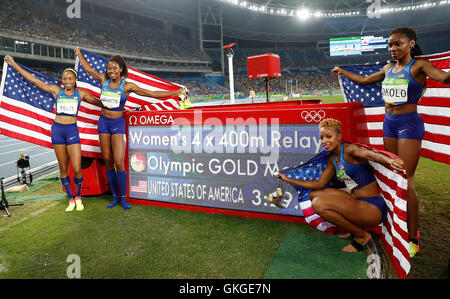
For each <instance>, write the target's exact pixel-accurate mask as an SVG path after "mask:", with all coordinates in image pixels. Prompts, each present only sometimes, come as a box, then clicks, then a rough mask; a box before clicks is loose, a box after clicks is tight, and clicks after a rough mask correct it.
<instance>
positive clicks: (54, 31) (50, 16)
mask: <svg viewBox="0 0 450 299" xmlns="http://www.w3.org/2000/svg"><path fill="white" fill-rule="evenodd" d="M65 9H66V6H64V5H62V6H58V4H57V3H56V2H53V1H47V0H10V1H7V2H6V1H4V2H3V3H2V11H0V31H2V32H6V33H12V34H16V35H20V36H28V37H35V38H38V39H42V40H49V41H60V42H61V43H63V44H73V45H74V46H75V45H78V46H80V47H91V48H99V49H103V50H108V51H118V52H119V53H127V54H129V55H133V54H135V55H138V56H147V57H154V58H157V59H158V60H155V61H152V62H151V63H150V64H144V65H142V64H140V63H142V62H141V61H139V59H137V60H134V59H129V60H128V63H129V64H130V65H132V66H133V67H135V68H137V69H140V67H141V66H144V67H147V68H148V67H149V66H150V67H155V68H165V69H173V70H177V69H180V68H188V69H191V70H195V69H204V68H207V67H208V65H207V64H203V63H198V62H197V63H189V62H194V61H211V57H209V56H208V55H207V54H205V53H203V52H201V51H200V50H199V49H198V47H197V46H196V45H195V44H194V41H192V40H190V39H189V38H188V37H186V36H185V35H184V34H181V33H176V32H167V30H164V29H163V28H161V27H160V26H156V25H154V24H152V23H151V21H148V22H149V23H148V26H143V25H142V23H143V22H144V23H145V22H146V21H145V20H144V19H142V18H141V19H138V18H137V17H136V23H135V22H134V21H133V18H130V15H129V14H127V13H125V12H120V11H116V12H115V13H114V14H112V15H110V14H108V13H104V12H103V13H102V11H101V10H100V9H95V10H93V11H89V10H84V11H83V18H82V19H81V20H77V19H69V18H67V16H66V11H65ZM94 11H95V14H94ZM1 47H2V38H1V37H0V48H1ZM262 53H275V54H278V55H279V56H280V62H281V68H282V71H283V72H282V73H283V74H282V77H280V78H275V79H274V80H272V81H271V82H270V92H275V93H301V92H305V91H314V90H328V91H329V90H336V89H339V84H338V80H337V79H336V77H334V76H332V75H331V74H330V72H329V70H331V69H332V68H333V67H334V66H335V65H344V64H363V63H367V62H371V63H375V62H376V61H371V59H372V57H371V56H370V55H369V56H360V57H358V56H352V57H330V56H329V54H327V53H326V52H325V50H323V49H317V48H281V49H280V48H277V49H270V48H269V49H264V48H260V49H236V52H235V58H234V60H233V62H234V70H235V73H236V75H235V77H234V78H235V89H236V91H238V92H241V93H244V94H247V95H248V94H249V92H250V90H254V91H255V92H256V93H264V92H265V90H266V87H265V82H264V79H254V80H249V79H248V78H247V75H246V74H245V72H246V70H247V57H249V56H252V55H257V54H262ZM385 58H386V59H388V58H389V56H388V54H387V53H386V56H384V55H373V59H378V60H380V63H384V60H383V59H385ZM165 59H167V61H166V60H165ZM169 59H170V60H184V61H189V62H186V63H185V62H180V63H178V62H176V61H175V62H173V61H172V62H171V61H170V60H169ZM39 71H41V72H43V73H46V72H47V73H48V74H49V75H50V76H53V77H58V74H57V73H55V72H54V70H39ZM227 74H228V70H227V66H226V64H225V76H227ZM237 74H239V75H237ZM59 75H60V74H59ZM173 82H176V83H180V84H182V85H185V86H187V87H188V89H189V90H190V93H191V95H221V94H222V95H223V94H226V93H228V92H229V87H228V79H227V78H225V81H224V82H225V84H224V85H220V84H218V83H216V82H213V81H211V80H208V79H205V78H201V76H200V75H199V76H198V78H194V79H193V78H184V79H183V78H181V79H180V78H176V79H175V80H174V81H173Z"/></svg>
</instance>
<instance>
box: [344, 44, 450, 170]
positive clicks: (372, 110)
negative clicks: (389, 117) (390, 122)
mask: <svg viewBox="0 0 450 299" xmlns="http://www.w3.org/2000/svg"><path fill="white" fill-rule="evenodd" d="M417 59H428V60H429V61H431V62H432V63H433V64H434V65H435V66H436V67H437V68H440V69H443V70H444V71H449V70H450V51H449V52H444V53H438V54H432V55H426V56H425V55H424V56H419V57H417ZM382 67H383V65H358V66H342V68H343V69H346V70H349V71H351V72H353V73H356V74H360V75H363V76H368V75H370V74H372V73H374V72H377V71H379V70H380V69H381V68H382ZM339 83H340V85H341V89H342V92H343V94H344V98H345V101H346V102H361V103H362V104H363V105H364V111H365V114H366V121H367V127H368V132H369V144H370V145H371V146H373V147H375V148H378V149H383V121H384V116H385V110H384V102H383V99H382V96H381V82H379V83H376V84H372V85H368V86H363V85H359V84H358V83H356V82H354V81H351V80H350V79H348V78H346V77H344V76H339ZM417 111H418V113H419V114H420V116H421V117H422V119H423V121H424V123H425V136H424V139H423V141H422V151H421V156H423V157H427V158H430V159H433V160H435V161H440V162H444V163H447V164H450V85H448V84H442V83H440V82H437V81H434V80H431V79H427V89H426V91H425V93H424V95H423V97H422V99H421V100H420V102H419V105H418V108H417Z"/></svg>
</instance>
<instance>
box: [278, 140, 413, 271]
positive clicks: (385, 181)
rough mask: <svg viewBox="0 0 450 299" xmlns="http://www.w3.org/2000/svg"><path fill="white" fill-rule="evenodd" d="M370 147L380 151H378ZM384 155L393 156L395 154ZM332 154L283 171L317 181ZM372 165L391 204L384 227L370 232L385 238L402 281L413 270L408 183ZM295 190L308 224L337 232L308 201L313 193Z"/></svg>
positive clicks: (299, 177)
mask: <svg viewBox="0 0 450 299" xmlns="http://www.w3.org/2000/svg"><path fill="white" fill-rule="evenodd" d="M363 146H366V145H363ZM366 147H368V146H366ZM368 148H369V149H372V150H376V149H374V148H370V147H368ZM383 153H385V154H388V155H390V156H393V155H392V154H391V153H387V152H383ZM329 155H330V154H329V153H328V152H326V151H322V152H320V153H319V154H317V155H316V156H315V157H313V158H312V159H311V160H309V161H307V162H305V163H303V164H301V165H298V166H295V167H292V168H289V169H285V170H283V171H280V172H282V173H284V174H286V175H287V176H288V177H289V178H293V179H299V180H317V179H319V177H320V175H321V174H322V172H323V170H324V169H325V167H326V165H327V163H328V158H329ZM369 163H370V165H371V167H372V170H373V172H374V174H375V177H376V179H377V182H378V185H379V186H380V188H381V194H382V196H383V198H384V200H385V202H386V204H387V207H388V216H387V217H386V220H384V221H383V223H381V224H380V225H378V226H376V227H372V228H367V229H370V230H373V231H375V232H377V233H379V234H380V235H381V239H382V241H383V245H384V248H385V250H386V252H387V253H388V254H389V257H390V259H391V262H392V265H393V266H394V268H395V270H396V271H397V274H398V275H399V277H400V278H406V276H407V274H408V273H409V270H410V268H411V266H410V261H409V242H408V229H407V225H406V198H407V191H406V189H407V180H406V177H405V176H404V175H403V174H401V173H397V172H396V171H394V170H393V169H392V168H391V167H389V166H386V165H382V164H379V163H376V162H372V161H370V162H369ZM328 187H334V188H342V187H344V186H343V185H342V184H339V183H338V182H331V183H330V184H329V185H328ZM293 188H295V189H296V190H297V191H298V200H299V202H300V207H301V209H302V212H303V216H304V217H305V221H306V222H307V223H308V224H309V225H311V226H313V227H315V228H316V229H318V230H320V231H323V232H325V233H334V232H335V230H336V227H335V226H334V225H333V224H331V223H329V222H327V221H326V220H325V219H323V218H321V217H320V216H319V215H317V214H316V213H315V212H314V210H313V209H312V207H311V201H310V200H309V198H308V195H309V192H310V191H311V190H309V189H305V188H302V187H298V186H294V185H293Z"/></svg>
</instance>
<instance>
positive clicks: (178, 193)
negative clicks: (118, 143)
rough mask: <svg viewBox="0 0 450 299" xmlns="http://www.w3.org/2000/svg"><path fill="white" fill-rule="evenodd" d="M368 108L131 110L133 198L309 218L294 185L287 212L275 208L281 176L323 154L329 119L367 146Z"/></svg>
mask: <svg viewBox="0 0 450 299" xmlns="http://www.w3.org/2000/svg"><path fill="white" fill-rule="evenodd" d="M362 108H363V107H362V105H360V104H359V103H345V104H330V105H299V103H298V102H284V103H262V104H242V105H229V106H225V107H223V106H222V107H202V108H198V109H193V110H184V111H158V112H154V111H139V112H137V111H134V112H127V113H126V121H127V132H128V135H127V166H128V173H129V175H128V179H129V185H128V186H129V188H128V197H129V198H130V202H132V203H136V204H144V205H154V204H158V205H163V206H164V205H165V204H170V205H171V206H173V205H175V207H177V206H179V207H182V206H186V205H188V206H191V207H200V210H201V208H208V209H214V211H215V212H220V211H225V210H227V211H230V210H231V211H240V212H242V211H243V212H246V213H250V214H252V215H254V216H255V215H263V214H264V215H266V216H267V215H278V216H281V217H283V216H288V217H299V216H303V215H302V212H301V208H300V206H299V202H298V200H297V193H296V191H295V190H294V188H292V187H291V186H290V185H286V184H284V185H283V188H284V190H285V192H286V195H287V199H286V200H285V202H286V203H287V204H286V206H287V207H286V208H285V209H280V208H278V207H275V206H274V205H272V204H269V203H267V196H268V195H269V194H270V193H272V192H274V191H275V189H276V188H277V187H278V181H277V180H276V179H275V174H276V173H277V172H278V171H280V170H282V169H285V168H289V167H293V166H296V165H299V164H302V163H304V162H305V161H307V160H309V159H310V158H312V157H313V156H315V155H316V154H317V153H319V152H320V151H321V150H323V148H322V146H321V143H320V139H319V127H318V124H319V122H320V121H321V120H322V119H324V118H327V117H333V118H336V119H339V120H341V121H342V122H343V128H344V132H343V137H344V138H345V140H348V141H354V142H360V143H363V142H364V141H366V140H365V139H364V138H367V136H364V133H365V132H366V131H365V130H366V128H365V127H364V124H365V120H364V114H363V113H362V112H361V109H362ZM346 128H352V129H353V132H352V133H351V134H350V130H347V131H346V130H345V129H346ZM355 128H359V129H358V130H356V129H355ZM256 217H257V216H256Z"/></svg>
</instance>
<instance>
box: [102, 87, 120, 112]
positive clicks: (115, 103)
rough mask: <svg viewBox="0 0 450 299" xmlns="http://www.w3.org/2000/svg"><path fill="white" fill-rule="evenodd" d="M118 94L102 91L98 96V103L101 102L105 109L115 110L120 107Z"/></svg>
mask: <svg viewBox="0 0 450 299" xmlns="http://www.w3.org/2000/svg"><path fill="white" fill-rule="evenodd" d="M120 96H121V94H120V92H119V93H115V92H111V91H102V94H101V95H100V101H102V104H103V106H105V107H106V108H110V109H113V108H117V107H119V105H120Z"/></svg>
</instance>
